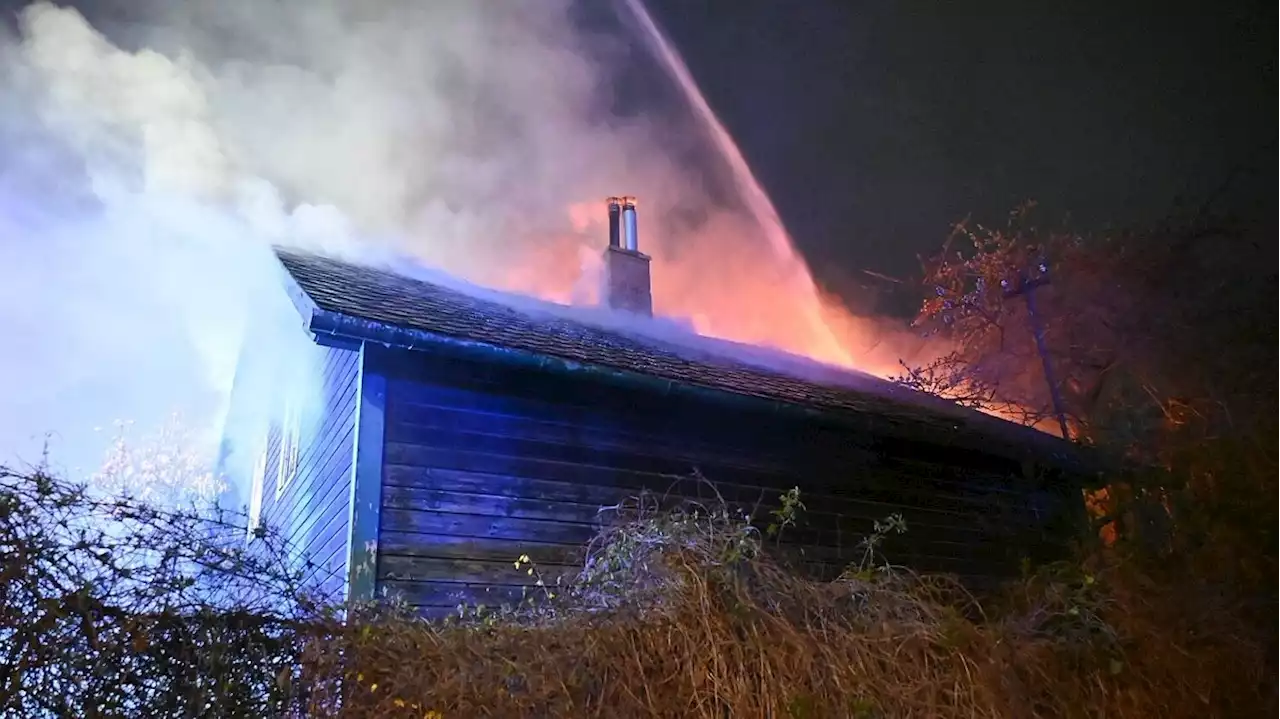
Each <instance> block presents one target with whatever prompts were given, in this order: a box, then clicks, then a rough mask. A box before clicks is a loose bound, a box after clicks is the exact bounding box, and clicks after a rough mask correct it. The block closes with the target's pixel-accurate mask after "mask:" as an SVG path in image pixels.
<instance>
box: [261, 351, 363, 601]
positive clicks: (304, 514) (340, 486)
mask: <svg viewBox="0 0 1280 719" xmlns="http://www.w3.org/2000/svg"><path fill="white" fill-rule="evenodd" d="M316 349H317V351H318V352H319V353H321V355H322V356H321V361H320V377H319V382H320V392H319V396H318V397H317V398H316V399H315V401H316V407H315V408H314V409H316V410H317V411H312V412H309V413H307V416H305V417H303V418H302V419H301V420H300V422H301V424H300V425H299V430H300V431H299V432H298V461H297V470H296V471H295V472H294V474H293V476H292V477H291V478H290V479H289V480H288V481H287V483H286V484H285V485H284V488H283V491H281V492H280V493H279V496H278V497H277V491H276V482H277V473H278V471H279V467H280V459H281V456H280V455H281V450H282V446H283V442H282V439H283V437H284V431H283V429H284V428H283V427H282V426H281V423H280V422H273V423H272V425H271V426H270V427H269V429H268V431H267V444H266V473H265V481H264V483H263V489H264V491H263V500H262V521H263V522H264V523H265V524H266V525H267V526H270V527H274V528H276V529H279V530H280V531H283V532H285V533H286V534H287V536H288V537H289V539H290V542H291V543H292V545H293V550H294V559H295V561H299V562H306V563H309V564H308V565H306V566H308V569H307V571H306V579H307V580H308V581H309V582H312V583H314V585H316V586H318V587H319V588H321V589H322V591H324V592H325V593H326V594H328V595H330V596H333V597H335V598H339V599H340V598H342V597H343V596H344V593H345V582H346V577H347V552H348V533H349V528H350V517H349V515H350V510H351V503H350V498H351V481H352V466H353V458H354V442H355V407H356V396H357V387H358V379H359V366H360V365H359V359H360V353H359V351H358V350H356V349H347V348H333V347H317V348H316Z"/></svg>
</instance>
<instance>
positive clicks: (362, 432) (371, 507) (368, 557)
mask: <svg viewBox="0 0 1280 719" xmlns="http://www.w3.org/2000/svg"><path fill="white" fill-rule="evenodd" d="M377 352H378V348H377V347H371V346H370V344H369V343H368V342H364V343H362V344H361V345H360V358H359V365H358V367H357V370H356V416H355V441H354V442H353V443H352V444H353V449H352V451H353V453H354V456H353V457H352V462H351V502H350V509H349V510H348V511H349V512H350V516H349V520H350V522H349V524H348V527H349V530H348V535H347V603H348V604H352V603H356V602H367V601H371V600H373V599H374V598H376V596H377V577H378V528H379V525H380V524H381V511H382V459H383V450H384V442H383V437H384V432H385V426H386V409H387V378H386V375H384V374H382V373H381V372H380V371H378V369H377V367H376V366H372V365H376V362H371V361H370V360H371V355H373V354H376V353H377Z"/></svg>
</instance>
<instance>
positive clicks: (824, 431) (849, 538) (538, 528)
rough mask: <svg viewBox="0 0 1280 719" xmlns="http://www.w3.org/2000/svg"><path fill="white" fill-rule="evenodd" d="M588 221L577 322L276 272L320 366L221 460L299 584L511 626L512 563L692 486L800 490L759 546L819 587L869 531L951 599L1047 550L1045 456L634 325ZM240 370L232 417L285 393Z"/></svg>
mask: <svg viewBox="0 0 1280 719" xmlns="http://www.w3.org/2000/svg"><path fill="white" fill-rule="evenodd" d="M608 211H609V228H610V229H609V241H608V245H607V247H605V248H604V268H605V273H604V274H605V277H604V289H603V299H604V303H605V304H606V305H607V306H608V307H607V308H600V309H597V308H572V307H564V306H560V305H552V304H550V303H540V302H536V301H533V300H530V299H528V298H509V299H510V301H504V300H503V299H502V297H501V296H499V295H498V294H497V293H491V294H489V295H485V294H483V293H474V292H466V291H463V290H461V289H458V288H456V287H451V286H448V285H447V284H445V283H442V282H435V281H432V280H430V279H422V278H421V277H416V276H414V273H412V272H407V273H406V272H398V271H392V270H387V269H378V268H374V267H368V266H362V265H358V264H352V263H348V262H345V261H340V260H338V259H334V258H331V257H326V256H321V255H315V254H307V253H302V252H297V251H287V250H278V251H277V256H278V258H279V261H280V263H281V265H282V267H283V269H284V272H283V277H284V280H285V282H284V285H285V287H284V289H282V291H287V292H288V293H289V294H290V296H291V298H292V299H293V301H294V304H295V306H296V307H297V308H298V310H299V312H300V314H301V319H302V323H303V325H304V327H305V330H306V332H308V333H309V334H310V337H311V338H312V339H313V340H314V342H315V343H316V345H317V346H318V348H317V352H318V353H320V356H321V357H322V360H321V362H320V364H321V367H322V371H320V372H319V373H318V374H319V375H320V376H319V377H318V378H317V380H316V382H317V383H318V385H319V386H318V387H316V388H315V389H316V394H317V396H318V398H319V399H318V401H317V402H316V403H315V404H316V407H317V410H316V411H315V412H311V413H300V412H296V411H285V412H283V419H282V420H280V421H277V422H274V423H273V426H271V427H270V429H269V431H267V432H265V436H263V437H261V438H259V439H258V440H255V441H245V440H237V441H236V442H231V444H232V445H236V446H230V447H229V448H228V447H226V446H224V451H226V452H229V454H230V456H239V457H241V458H242V461H241V462H239V464H238V465H237V466H240V467H242V468H245V471H250V470H249V469H248V467H250V466H252V470H251V471H252V472H253V482H252V484H253V487H254V490H253V492H254V494H253V496H252V497H251V498H250V503H251V513H252V514H254V515H255V516H257V517H260V520H261V521H263V522H265V523H267V524H269V525H271V526H274V527H277V528H280V529H282V530H283V531H285V532H286V533H287V534H288V535H289V536H290V538H291V539H292V541H293V543H294V544H295V545H296V546H297V547H298V548H299V550H300V551H302V552H305V553H306V556H307V558H308V559H309V561H310V562H311V566H312V567H313V570H312V571H313V574H314V576H315V579H316V580H318V581H319V582H321V583H322V584H324V585H327V586H328V587H329V588H330V589H333V590H337V591H341V592H343V593H344V594H345V596H347V597H348V598H350V599H366V598H372V597H374V596H383V595H394V596H399V597H401V598H402V599H403V600H405V601H406V602H408V603H409V604H412V605H415V606H417V607H418V608H419V609H420V610H421V611H423V612H425V613H440V612H445V611H448V610H450V609H452V608H454V607H456V606H457V605H458V604H459V602H462V601H466V602H481V603H486V604H489V605H494V604H498V603H501V602H504V601H512V600H515V599H518V598H519V596H520V594H521V590H522V587H523V585H524V584H525V583H526V582H528V581H531V580H530V578H529V577H528V576H526V575H525V574H524V573H523V572H520V571H515V570H513V569H512V562H513V560H514V559H515V558H516V557H518V556H520V555H522V554H527V555H529V557H531V558H532V559H533V560H534V561H535V562H537V563H538V564H539V565H540V566H541V567H542V568H543V570H544V571H547V572H555V571H557V570H559V569H563V570H566V571H568V570H571V569H573V568H575V566H576V565H577V563H578V562H579V561H580V560H581V558H582V556H583V553H584V549H585V543H586V542H587V541H588V540H589V539H590V538H591V537H592V536H593V535H594V533H595V532H596V531H597V529H598V527H599V524H600V522H601V521H607V520H608V519H609V513H608V512H607V511H605V512H602V511H601V510H602V508H603V507H609V506H612V505H616V504H618V503H619V502H620V501H622V500H624V499H626V498H628V497H630V496H634V495H636V494H637V493H639V492H641V491H642V490H649V491H651V492H654V493H656V494H658V495H665V496H690V497H701V498H704V499H705V498H707V497H708V495H709V492H710V491H711V490H710V488H709V487H708V485H707V482H710V483H712V484H713V485H714V488H715V491H717V492H718V493H719V495H720V496H722V497H723V498H724V499H725V500H727V501H729V502H732V503H735V504H737V505H741V506H746V507H754V508H756V509H755V511H756V512H757V516H762V515H763V514H764V513H766V512H767V511H768V510H769V509H770V508H771V507H772V506H776V504H777V503H778V501H779V498H780V495H782V494H783V493H784V492H785V491H787V490H788V489H789V488H791V487H799V489H800V493H801V497H802V498H803V500H804V501H805V503H806V505H807V510H806V511H805V512H804V513H803V515H802V517H801V521H800V522H799V524H798V526H796V527H794V528H791V529H789V530H788V532H787V533H786V535H785V536H784V537H783V540H784V544H787V545H790V546H792V547H793V548H797V549H802V550H803V557H804V558H805V561H806V563H808V564H809V565H811V566H812V568H813V569H814V570H816V571H820V572H822V571H834V570H838V569H839V568H840V567H842V566H844V565H846V564H847V563H848V562H850V561H851V560H853V559H856V558H857V557H858V556H859V555H860V553H861V551H862V550H861V548H860V547H859V546H858V542H859V540H860V539H861V538H862V537H864V536H865V535H866V534H867V533H868V532H869V531H870V529H871V526H872V523H873V522H874V521H875V520H877V519H881V518H883V517H885V516H887V515H890V514H892V513H898V514H901V515H902V516H903V518H904V519H905V520H906V523H907V526H908V531H907V533H906V534H904V535H901V536H898V537H895V538H894V539H893V540H892V541H891V542H890V543H889V544H888V545H887V546H886V547H885V550H886V553H887V554H888V556H889V558H890V559H891V560H893V561H896V562H899V563H903V564H907V565H909V566H912V567H915V568H918V569H921V570H937V571H946V572H953V573H956V574H959V575H961V576H963V577H966V578H968V579H969V580H970V581H973V582H981V581H983V580H984V579H991V578H998V577H1002V576H1006V575H1008V574H1009V573H1010V572H1013V571H1016V569H1017V567H1018V566H1019V564H1020V563H1021V562H1022V561H1023V560H1027V559H1029V560H1032V561H1038V560H1043V559H1047V558H1051V557H1054V556H1057V555H1059V554H1060V553H1061V552H1062V551H1063V549H1064V548H1065V546H1066V543H1067V540H1068V538H1069V537H1070V536H1071V534H1072V533H1073V532H1074V531H1075V529H1076V527H1078V526H1079V525H1078V522H1079V520H1080V518H1081V517H1082V512H1083V508H1082V505H1081V500H1080V492H1079V484H1078V482H1077V481H1076V480H1075V478H1076V477H1078V476H1079V475H1078V474H1077V473H1078V471H1079V470H1080V467H1079V465H1078V464H1077V459H1076V458H1075V457H1074V455H1073V454H1072V451H1071V448H1070V445H1068V444H1067V443H1065V442H1062V441H1060V440H1058V439H1056V438H1053V437H1050V436H1048V435H1044V434H1041V433H1039V432H1036V431H1034V430H1031V429H1027V428H1023V427H1018V426H1015V425H1012V424H1009V423H1007V422H1003V421H1001V420H999V419H996V418H993V417H990V416H987V415H983V414H980V413H976V412H971V411H967V410H963V409H960V408H957V407H955V406H954V405H951V404H949V403H946V402H942V401H940V400H937V399H936V398H932V397H927V396H924V395H920V394H918V393H914V392H912V391H910V390H907V389H905V388H902V387H899V386H897V385H894V384H892V383H889V382H885V381H883V380H879V379H877V378H874V377H871V376H869V375H864V374H861V373H856V372H846V371H838V370H835V369H833V368H830V367H826V366H823V365H818V364H817V363H811V362H808V361H805V360H802V359H800V358H796V357H792V356H789V355H784V354H783V353H777V352H771V351H765V350H762V349H761V348H750V347H742V346H738V345H735V344H733V343H728V342H721V341H717V340H710V339H707V338H701V337H697V336H696V335H693V334H692V333H691V332H687V331H685V330H682V329H678V328H673V327H671V326H669V325H668V324H665V323H663V322H662V321H661V320H659V319H654V318H652V317H651V314H652V296H651V291H650V281H649V280H650V267H649V264H650V263H649V257H648V256H646V255H645V254H643V253H642V251H641V249H640V243H639V238H638V234H637V221H636V205H635V201H634V199H632V198H610V200H609V201H608ZM246 347H247V350H246V352H245V354H244V357H243V358H242V360H241V368H240V374H239V375H238V379H237V387H236V389H235V391H234V392H233V396H232V408H231V411H232V412H233V413H234V412H236V409H237V406H238V405H242V404H243V403H244V402H245V397H244V395H245V394H246V393H254V394H255V395H260V394H261V393H262V392H264V391H265V392H270V391H272V388H273V387H277V386H283V384H282V383H275V382H270V381H268V382H258V383H257V384H255V385H253V387H249V386H248V384H249V383H247V382H241V377H248V376H251V375H252V374H254V373H257V374H258V375H259V376H267V377H276V378H279V377H283V376H284V375H285V374H288V373H289V371H290V370H289V368H288V367H279V366H274V365H275V364H278V363H273V360H272V358H270V357H263V356H258V355H255V354H254V353H253V351H252V344H251V343H247V345H246ZM254 399H255V400H260V399H261V397H260V396H255V397H254ZM270 399H272V400H273V401H274V399H275V398H270ZM280 402H281V403H286V402H287V399H286V398H284V397H281V398H280ZM229 442H230V440H229ZM246 457H248V458H250V460H249V461H243V458H246ZM232 464H233V465H235V464H236V463H232ZM229 466H230V465H229ZM695 474H697V475H700V476H701V477H704V478H705V480H706V481H702V480H698V479H696V478H695V476H694V475H695Z"/></svg>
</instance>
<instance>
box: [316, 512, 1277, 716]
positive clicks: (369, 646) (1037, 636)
mask: <svg viewBox="0 0 1280 719" xmlns="http://www.w3.org/2000/svg"><path fill="white" fill-rule="evenodd" d="M679 522H682V524H678V525H677V526H676V529H675V530H672V529H671V527H670V525H664V524H663V523H662V522H661V521H658V520H655V519H654V518H652V517H647V518H643V519H641V520H637V521H636V522H632V523H630V524H629V525H626V526H625V527H624V528H623V529H622V530H621V531H615V532H614V533H613V534H612V535H611V539H610V541H609V542H606V543H604V544H603V545H601V546H598V547H596V550H595V551H594V552H593V555H592V556H593V558H594V559H595V564H596V566H599V565H600V564H602V563H603V564H607V565H610V568H609V572H608V573H609V575H610V577H611V582H612V586H611V587H610V588H609V589H608V590H607V591H606V590H598V589H595V588H593V587H599V586H600V584H599V579H600V575H599V573H595V574H593V573H591V572H584V575H583V578H582V579H581V580H580V581H579V583H578V585H577V586H575V587H573V588H571V590H570V591H566V592H563V593H562V595H561V596H560V597H559V598H557V599H556V600H554V601H552V602H550V605H549V606H548V605H546V604H544V605H543V608H541V609H538V610H528V611H523V612H520V613H515V614H511V615H507V616H498V617H489V618H482V619H479V620H471V621H467V622H454V623H439V622H436V623H428V622H424V621H419V620H415V619H412V618H410V617H407V616H404V615H400V614H397V613H395V612H390V613H386V614H383V615H381V616H379V617H375V618H370V619H368V620H367V621H363V622H353V623H351V624H350V625H348V626H346V627H338V628H335V629H334V632H333V633H332V634H328V635H326V636H325V638H324V639H320V640H316V641H315V642H313V644H312V645H311V646H310V647H309V648H308V650H307V652H306V657H307V660H306V662H305V669H304V674H305V676H306V679H304V681H305V682H306V683H308V684H309V686H310V687H311V702H312V711H313V712H315V713H317V714H341V715H344V716H362V717H363V716H406V717H408V716H415V717H447V718H453V717H517V716H519V717H597V716H599V717H620V718H621V717H717V718H722V717H794V718H796V719H799V718H802V717H857V718H868V719H869V718H871V717H1077V716H1078V717H1086V716H1097V717H1109V718H1113V719H1114V718H1120V719H1123V718H1125V717H1144V718H1146V717H1197V718H1201V717H1215V716H1223V717H1228V716H1229V717H1246V716H1255V715H1257V716H1262V715H1263V714H1264V713H1265V715H1267V716H1274V715H1275V714H1276V693H1275V674H1274V671H1275V670H1274V665H1273V664H1272V663H1271V662H1272V660H1273V657H1270V656H1266V653H1265V652H1266V650H1264V649H1263V648H1262V647H1261V646H1259V645H1258V644H1257V643H1255V642H1253V641H1251V639H1250V637H1248V636H1247V633H1246V632H1243V631H1242V630H1241V629H1240V628H1239V627H1237V626H1236V625H1235V624H1233V622H1232V621H1231V619H1230V617H1231V616H1233V615H1232V614H1231V613H1230V612H1229V611H1227V610H1226V608H1224V607H1220V606H1216V605H1215V604H1214V601H1211V600H1212V599H1213V596H1214V595H1211V594H1210V595H1203V596H1202V595H1201V594H1200V593H1199V592H1198V591H1196V590H1194V589H1193V588H1191V587H1183V588H1181V589H1182V591H1177V592H1170V591H1169V590H1168V587H1169V585H1168V584H1162V583H1160V582H1157V581H1156V580H1154V579H1151V578H1149V577H1146V576H1144V575H1141V574H1139V573H1137V572H1136V571H1135V570H1134V569H1133V568H1132V567H1130V566H1124V567H1120V566H1094V567H1092V568H1087V569H1078V568H1077V569H1074V570H1068V569H1063V568H1059V569H1057V570H1055V571H1052V572H1044V573H1041V574H1039V575H1037V576H1036V577H1031V578H1028V579H1026V580H1025V581H1023V582H1020V583H1018V584H1017V587H1016V590H1014V591H1010V592H1009V593H1008V594H1007V595H1005V596H1003V597H1000V598H998V599H995V600H991V601H988V602H986V603H985V604H986V606H980V605H979V604H978V603H977V602H976V601H974V600H973V599H972V598H971V597H969V596H968V595H967V594H965V593H964V592H963V591H962V590H960V589H959V588H958V587H957V586H955V585H954V584H952V583H951V582H949V581H947V580H944V579H938V578H925V577H917V576H913V575H911V574H909V573H905V572H902V571H881V570H878V571H874V572H868V571H865V568H864V569H863V571H858V572H856V573H855V574H853V575H850V576H846V577H844V578H842V579H840V580H837V581H834V582H812V581H806V580H804V579H800V578H798V577H796V576H794V575H793V574H791V573H789V572H787V571H785V570H783V569H781V568H779V567H778V566H777V565H776V564H775V563H773V562H772V561H771V560H770V559H769V558H768V557H767V556H765V554H764V553H763V552H761V551H760V547H761V544H762V542H759V541H755V540H756V539H758V538H753V536H752V534H751V530H749V529H746V530H743V529H742V527H741V526H739V525H735V524H734V522H733V521H732V520H730V519H729V518H728V517H727V516H723V515H721V516H719V517H713V518H712V519H711V520H710V521H708V520H707V518H706V517H705V516H701V517H694V516H691V515H684V516H681V517H680V518H679ZM619 545H622V546H624V547H625V549H626V552H627V553H628V554H627V556H628V557H631V558H632V560H634V561H630V563H629V564H628V565H627V566H621V565H620V564H619V563H618V562H616V561H612V560H609V561H605V560H608V558H609V554H608V551H609V547H616V546H619ZM744 548H745V550H746V551H743V549H744ZM619 576H622V577H623V578H624V579H623V580H620V579H619ZM627 579H629V580H631V581H633V582H636V583H639V584H642V585H643V586H641V587H639V589H641V590H643V591H640V592H635V593H632V594H628V591H627V589H626V587H625V586H623V585H625V584H626V581H625V580H627ZM593 583H594V584H593ZM602 594H606V595H607V597H602ZM628 596H635V597H639V598H638V599H627V597H628ZM335 678H343V679H342V680H341V681H338V680H335ZM340 695H345V699H344V700H343V701H342V702H341V706H342V709H341V711H337V710H334V711H327V710H325V707H334V706H337V705H338V702H337V699H338V697H339V696H340Z"/></svg>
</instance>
